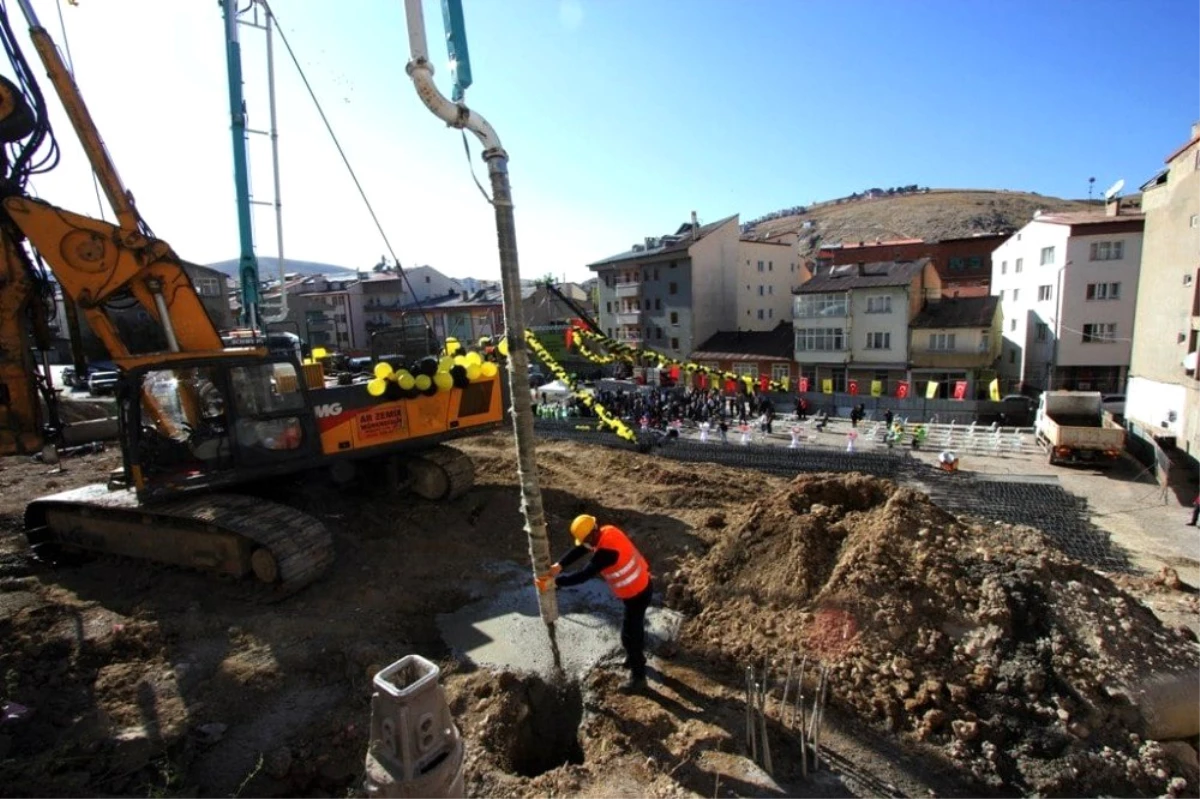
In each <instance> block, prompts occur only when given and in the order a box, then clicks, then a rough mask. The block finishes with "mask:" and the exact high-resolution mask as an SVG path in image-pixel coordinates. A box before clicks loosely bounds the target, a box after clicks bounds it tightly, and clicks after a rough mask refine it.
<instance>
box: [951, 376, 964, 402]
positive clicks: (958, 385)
mask: <svg viewBox="0 0 1200 799" xmlns="http://www.w3.org/2000/svg"><path fill="white" fill-rule="evenodd" d="M954 398H955V399H956V400H964V399H966V398H967V381H966V380H955V381H954Z"/></svg>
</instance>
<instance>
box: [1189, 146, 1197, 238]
mask: <svg viewBox="0 0 1200 799" xmlns="http://www.w3.org/2000/svg"><path fill="white" fill-rule="evenodd" d="M1198 152H1200V151H1198ZM1188 226H1189V227H1200V214H1192V217H1191V219H1189V220H1188Z"/></svg>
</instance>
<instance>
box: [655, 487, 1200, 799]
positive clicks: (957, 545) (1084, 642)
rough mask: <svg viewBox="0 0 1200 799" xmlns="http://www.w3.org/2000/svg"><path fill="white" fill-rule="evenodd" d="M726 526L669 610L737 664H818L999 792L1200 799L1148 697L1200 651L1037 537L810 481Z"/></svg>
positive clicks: (863, 712) (923, 504) (867, 709)
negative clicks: (1141, 706)
mask: <svg viewBox="0 0 1200 799" xmlns="http://www.w3.org/2000/svg"><path fill="white" fill-rule="evenodd" d="M712 521H713V522H714V523H717V524H719V523H720V520H717V519H714V520H712ZM727 532H728V533H729V534H728V535H726V536H724V537H723V538H722V539H721V540H719V541H718V543H716V544H715V545H714V546H713V547H712V548H711V549H710V550H709V551H708V552H707V553H706V554H705V555H703V556H702V557H698V558H696V559H695V560H694V561H693V562H690V563H687V564H685V565H684V566H683V567H682V568H681V569H680V570H679V571H678V572H677V573H675V574H673V575H671V577H672V584H671V587H670V589H669V592H668V601H669V602H671V603H673V604H675V605H676V606H678V607H680V608H681V609H684V610H686V611H690V612H692V613H694V614H695V616H694V618H693V619H691V621H690V622H689V623H688V624H687V630H686V634H687V635H689V636H693V637H695V638H696V639H699V642H700V643H702V645H704V646H707V647H708V648H709V649H710V650H711V651H712V652H714V653H717V656H718V657H719V658H721V659H724V660H726V661H728V664H729V665H737V664H738V663H742V664H744V663H746V662H749V659H750V658H757V657H760V656H761V655H762V653H764V652H767V653H770V656H771V659H772V661H773V663H774V668H775V670H776V672H777V673H778V672H780V671H782V669H783V668H784V667H785V665H786V662H787V659H788V658H790V656H791V654H792V653H793V652H797V653H801V654H802V655H803V654H807V655H808V656H809V657H810V658H814V657H815V658H819V659H820V660H821V661H822V662H824V663H826V664H828V665H829V666H830V669H831V672H830V692H831V701H832V702H834V703H837V704H839V705H840V706H842V707H844V708H846V709H849V710H851V711H853V712H855V713H857V714H858V715H860V716H862V717H865V718H867V719H869V720H871V721H872V722H875V723H877V724H879V725H882V726H884V727H886V728H888V729H890V730H891V731H894V732H897V733H899V734H901V735H903V736H911V737H914V738H916V739H919V740H922V741H924V742H926V743H928V744H933V745H937V746H940V747H941V748H942V750H943V751H944V752H945V753H946V754H947V755H948V757H949V758H951V759H953V760H954V761H956V762H957V763H958V764H959V765H960V766H962V767H964V768H965V769H967V770H969V772H970V773H971V774H972V775H973V776H974V778H975V779H976V780H978V781H979V783H980V785H981V787H986V788H989V789H994V790H1001V791H1007V790H1020V791H1022V792H1038V793H1042V794H1050V795H1055V794H1058V795H1087V794H1092V793H1096V792H1098V791H1102V792H1108V793H1116V794H1119V795H1123V794H1148V793H1149V794H1153V793H1170V794H1177V793H1179V792H1188V793H1194V792H1195V790H1196V781H1195V780H1196V777H1195V773H1194V772H1193V771H1192V770H1191V769H1190V768H1187V767H1186V766H1184V765H1183V764H1182V763H1181V762H1180V758H1178V757H1177V756H1174V755H1172V747H1174V746H1176V744H1161V743H1160V742H1158V741H1153V740H1149V739H1148V737H1147V734H1148V733H1153V729H1151V728H1150V726H1151V725H1152V724H1153V719H1151V720H1149V721H1148V720H1147V719H1146V718H1145V714H1144V713H1140V712H1139V711H1138V709H1137V705H1136V700H1135V699H1131V697H1134V696H1136V695H1137V694H1136V693H1135V691H1136V687H1137V686H1139V685H1144V684H1145V683H1146V681H1147V678H1148V677H1151V678H1153V679H1157V680H1159V681H1160V683H1162V684H1170V683H1171V681H1172V680H1182V681H1184V682H1185V683H1186V681H1187V680H1192V681H1194V680H1195V674H1196V670H1197V668H1198V667H1200V650H1198V648H1197V646H1196V644H1195V642H1194V641H1193V640H1192V639H1191V638H1189V637H1188V635H1187V634H1186V633H1184V632H1182V631H1180V630H1176V629H1172V628H1168V627H1164V626H1163V624H1162V623H1161V622H1160V621H1159V620H1158V619H1157V618H1156V617H1155V616H1154V615H1153V613H1152V612H1151V611H1150V610H1148V609H1147V608H1146V607H1145V606H1143V605H1142V604H1140V603H1139V602H1138V601H1137V600H1136V599H1134V598H1133V597H1132V596H1130V595H1129V594H1127V593H1125V592H1124V591H1122V590H1121V589H1119V588H1118V587H1117V586H1116V585H1114V583H1113V582H1112V581H1111V580H1109V579H1108V578H1107V577H1105V576H1103V575H1100V574H1097V573H1096V572H1094V571H1091V570H1090V569H1088V568H1086V567H1084V566H1082V565H1080V564H1079V563H1078V562H1076V561H1073V560H1071V559H1069V558H1067V557H1066V556H1064V555H1062V554H1060V553H1058V552H1057V551H1056V550H1054V549H1053V548H1051V547H1050V546H1049V545H1048V544H1047V543H1046V541H1045V539H1044V538H1043V537H1042V535H1041V534H1040V533H1038V532H1037V531H1034V530H1030V529H1027V528H1014V527H1012V526H1007V525H997V524H983V523H978V522H975V521H971V520H969V519H967V518H966V517H963V518H961V519H960V518H955V517H953V516H951V515H949V514H947V513H946V512H945V511H943V510H941V509H940V508H938V507H937V506H935V505H933V504H932V503H931V502H930V501H929V499H928V498H927V497H925V496H924V495H922V494H918V493H916V492H913V491H911V490H908V489H904V488H898V487H897V486H896V485H895V484H893V483H891V482H890V481H886V480H879V479H876V478H872V477H866V476H862V475H838V476H832V475H804V476H801V477H798V478H796V479H795V480H794V481H793V482H792V483H791V484H790V485H789V486H788V487H787V488H786V489H784V490H783V491H781V492H780V493H778V494H776V495H773V496H768V497H766V498H764V499H762V500H760V501H758V502H757V503H756V505H755V506H754V507H753V508H752V509H751V512H750V513H749V515H748V517H747V518H746V519H745V521H744V522H743V523H741V524H740V525H739V526H737V527H735V528H732V529H730V530H728V531H727ZM1160 726H1161V725H1160ZM1191 743H1192V746H1194V745H1195V741H1194V740H1193V741H1192V742H1191ZM1183 746H1185V747H1186V748H1188V749H1189V750H1191V754H1192V756H1194V749H1191V747H1187V745H1186V744H1183ZM1182 759H1183V760H1187V759H1189V758H1188V757H1187V756H1186V755H1185V757H1184V758H1182Z"/></svg>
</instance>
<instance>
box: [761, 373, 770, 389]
mask: <svg viewBox="0 0 1200 799" xmlns="http://www.w3.org/2000/svg"><path fill="white" fill-rule="evenodd" d="M770 388H771V378H770V377H768V376H767V375H759V376H758V390H759V391H763V392H766V391H769V390H770Z"/></svg>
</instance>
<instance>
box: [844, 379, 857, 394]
mask: <svg viewBox="0 0 1200 799" xmlns="http://www.w3.org/2000/svg"><path fill="white" fill-rule="evenodd" d="M846 393H848V394H849V395H850V396H852V397H857V396H858V381H857V380H847V381H846Z"/></svg>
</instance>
